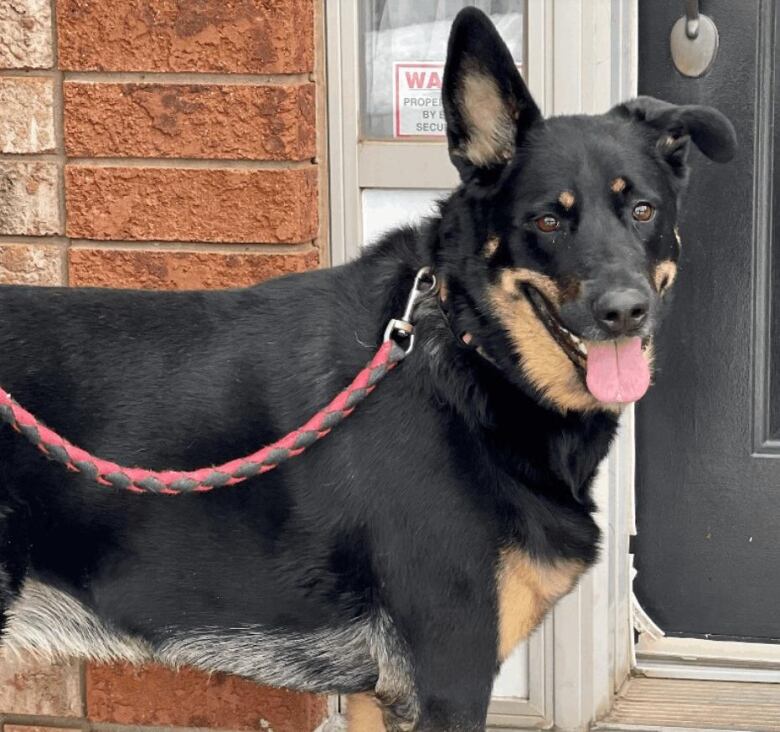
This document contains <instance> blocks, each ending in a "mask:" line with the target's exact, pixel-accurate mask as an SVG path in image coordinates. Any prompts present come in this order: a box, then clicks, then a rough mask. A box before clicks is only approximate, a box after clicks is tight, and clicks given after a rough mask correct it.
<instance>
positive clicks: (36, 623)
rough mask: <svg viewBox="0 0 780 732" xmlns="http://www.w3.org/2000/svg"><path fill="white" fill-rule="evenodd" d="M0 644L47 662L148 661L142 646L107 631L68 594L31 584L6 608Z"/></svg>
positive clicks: (25, 586)
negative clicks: (62, 659) (62, 660)
mask: <svg viewBox="0 0 780 732" xmlns="http://www.w3.org/2000/svg"><path fill="white" fill-rule="evenodd" d="M2 643H3V646H4V647H6V648H8V649H10V650H11V651H12V652H15V653H21V652H23V651H27V652H32V653H34V654H36V655H41V656H45V657H47V658H52V659H54V658H63V657H71V656H76V657H81V658H92V659H94V660H96V661H106V662H111V661H121V660H126V661H130V662H131V663H143V662H144V661H148V660H150V659H151V657H152V656H151V649H150V648H149V646H148V645H147V644H145V643H144V642H143V641H141V640H138V639H136V638H131V637H129V636H127V635H124V634H122V633H118V632H116V631H115V630H113V629H111V628H109V627H107V626H106V625H105V624H104V623H101V622H100V621H99V620H98V619H97V618H96V617H95V615H94V614H93V613H92V612H90V611H89V610H88V609H87V608H86V607H84V605H82V604H81V603H80V602H79V601H78V600H76V599H75V598H73V597H72V596H71V595H68V594H67V593H65V592H61V591H60V590H56V589H54V588H53V587H50V586H49V585H45V584H43V583H41V582H36V581H31V580H28V581H27V582H26V583H25V585H24V588H23V589H22V593H21V594H20V595H19V597H18V598H17V599H16V600H14V601H13V602H12V603H11V605H10V607H9V608H8V624H7V625H6V628H5V632H4V633H3V637H2Z"/></svg>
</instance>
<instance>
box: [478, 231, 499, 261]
mask: <svg viewBox="0 0 780 732" xmlns="http://www.w3.org/2000/svg"><path fill="white" fill-rule="evenodd" d="M500 243H501V241H500V240H499V238H498V237H497V236H491V237H490V239H488V240H487V241H486V242H485V246H484V248H483V249H482V254H483V255H484V257H485V259H490V258H491V257H492V256H493V255H494V254H495V253H496V252H497V251H498V245H499V244H500Z"/></svg>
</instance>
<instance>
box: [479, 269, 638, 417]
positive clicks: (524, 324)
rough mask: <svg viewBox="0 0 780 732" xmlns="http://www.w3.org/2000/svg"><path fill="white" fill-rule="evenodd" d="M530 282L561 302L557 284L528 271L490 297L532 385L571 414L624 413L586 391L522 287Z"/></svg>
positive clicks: (508, 275)
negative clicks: (520, 285)
mask: <svg viewBox="0 0 780 732" xmlns="http://www.w3.org/2000/svg"><path fill="white" fill-rule="evenodd" d="M523 282H528V283H529V284H530V285H532V286H533V287H535V288H536V289H537V290H539V291H540V292H541V293H542V294H544V295H545V297H547V298H548V299H549V300H550V302H552V303H553V304H557V303H559V302H560V292H559V289H558V286H557V285H556V284H555V282H554V280H552V279H550V278H549V277H546V276H545V275H542V274H540V273H539V272H534V271H532V270H528V269H513V270H506V271H505V272H504V273H503V275H502V277H501V281H500V283H499V284H498V285H495V286H493V287H492V288H491V289H490V291H489V293H488V297H489V299H490V301H491V305H492V307H493V312H494V313H495V314H496V316H497V317H498V319H499V320H500V321H501V323H502V324H503V326H504V329H505V330H506V332H507V334H508V335H509V338H510V340H511V341H512V343H513V345H514V348H515V352H516V353H517V355H518V357H519V359H520V366H521V368H522V369H523V372H524V373H525V375H526V377H527V378H528V379H529V381H530V382H531V383H532V384H533V385H534V386H535V387H536V388H537V389H538V390H539V393H540V394H541V395H542V396H543V397H545V398H546V399H547V401H549V402H550V404H552V405H553V406H554V407H555V408H556V409H558V410H559V411H561V412H563V413H564V414H565V413H566V412H568V411H575V412H593V411H611V412H620V411H621V410H622V408H623V406H624V405H615V404H604V403H603V402H600V401H598V399H596V398H595V397H594V396H593V395H592V394H591V393H590V392H589V391H588V390H587V388H586V387H585V384H584V383H583V380H582V376H581V375H580V373H579V371H578V370H577V368H576V367H575V366H574V364H573V363H572V362H571V359H570V358H569V357H568V356H567V355H566V354H565V353H564V352H563V350H562V349H561V347H560V346H559V345H558V343H557V342H556V340H555V339H554V338H553V337H552V335H550V332H549V331H548V330H547V328H546V327H545V326H544V324H543V323H542V322H541V321H540V320H539V318H538V317H537V316H536V312H535V310H534V308H533V306H532V305H531V303H530V301H529V300H528V298H527V297H526V296H525V294H524V293H523V292H522V291H521V290H520V289H519V288H518V284H520V283H523Z"/></svg>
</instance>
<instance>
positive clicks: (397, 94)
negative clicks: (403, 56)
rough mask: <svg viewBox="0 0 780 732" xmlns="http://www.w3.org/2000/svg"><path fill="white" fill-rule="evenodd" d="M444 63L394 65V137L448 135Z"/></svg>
mask: <svg viewBox="0 0 780 732" xmlns="http://www.w3.org/2000/svg"><path fill="white" fill-rule="evenodd" d="M443 74H444V64H443V63H432V62H426V61H397V62H395V63H394V64H393V137H421V136H422V137H444V135H445V133H446V125H445V122H444V107H442V104H441V80H442V76H443Z"/></svg>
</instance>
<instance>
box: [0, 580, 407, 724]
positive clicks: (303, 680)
mask: <svg viewBox="0 0 780 732" xmlns="http://www.w3.org/2000/svg"><path fill="white" fill-rule="evenodd" d="M159 636H160V637H161V638H162V639H163V640H161V641H159V642H155V643H150V642H147V641H144V640H142V639H139V638H137V637H133V636H130V635H128V634H125V633H121V632H119V631H117V630H116V629H114V628H111V627H110V626H108V625H107V624H106V623H104V622H102V621H101V620H100V619H99V618H98V617H97V616H96V615H95V614H94V613H93V612H92V611H91V610H89V609H88V608H87V607H85V606H84V605H83V604H82V603H80V602H79V601H78V600H76V599H75V598H74V597H72V596H71V595H69V594H67V593H65V592H62V591H61V590H57V589H55V588H53V587H51V586H49V585H46V584H44V583H42V582H38V581H34V580H28V581H27V582H26V583H25V585H24V588H23V590H22V593H21V594H20V595H19V597H18V598H16V599H15V600H14V601H13V602H12V603H11V605H10V607H9V609H8V623H7V625H6V628H5V632H4V633H3V636H2V645H3V646H4V647H7V648H8V649H10V650H11V651H12V652H15V653H22V652H32V653H34V654H36V655H41V656H44V657H48V658H52V659H54V658H65V657H80V658H90V659H93V660H96V661H103V662H114V661H129V662H130V663H136V664H139V663H144V662H147V661H157V662H159V663H162V664H165V665H168V666H173V667H179V666H194V667H196V668H200V669H202V670H204V671H208V672H216V671H220V672H224V673H229V674H236V675H239V676H244V677H246V678H250V679H253V680H255V681H257V682H260V683H264V684H271V685H274V686H286V687H289V688H293V689H300V690H304V691H313V692H333V691H340V692H343V693H356V692H363V691H369V690H372V689H375V690H376V694H377V697H378V698H379V699H380V701H381V702H382V703H383V705H385V706H386V708H388V711H389V712H390V714H391V715H392V716H393V717H394V718H397V719H399V720H404V721H406V720H409V719H416V717H417V714H418V704H417V698H416V695H415V693H414V684H413V679H412V673H411V665H410V662H409V656H408V654H407V653H406V652H405V647H404V645H403V644H402V643H401V641H400V640H399V638H398V636H397V634H396V632H395V628H394V627H393V624H392V622H391V620H390V618H389V617H388V616H387V615H386V614H385V613H383V612H381V611H380V612H377V613H376V614H374V615H372V617H371V618H366V619H358V620H355V621H354V622H352V623H350V624H348V625H344V626H341V627H338V628H322V629H320V630H317V631H315V632H311V633H284V632H282V631H274V630H269V629H265V628H262V627H260V626H249V625H248V626H243V627H235V628H219V627H213V628H199V629H195V630H188V631H181V630H171V631H170V632H168V633H166V632H165V630H161V631H160V633H159ZM404 729H405V727H404Z"/></svg>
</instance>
